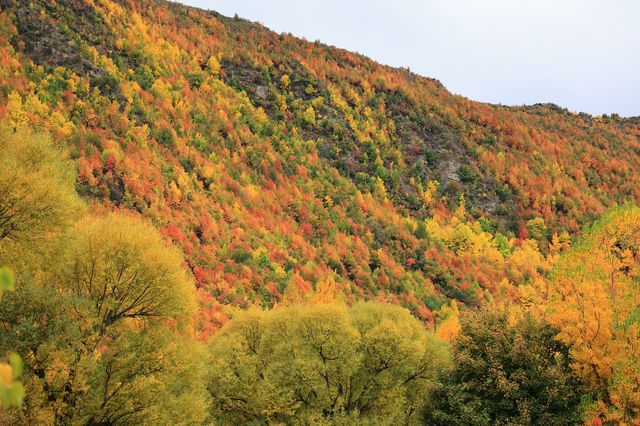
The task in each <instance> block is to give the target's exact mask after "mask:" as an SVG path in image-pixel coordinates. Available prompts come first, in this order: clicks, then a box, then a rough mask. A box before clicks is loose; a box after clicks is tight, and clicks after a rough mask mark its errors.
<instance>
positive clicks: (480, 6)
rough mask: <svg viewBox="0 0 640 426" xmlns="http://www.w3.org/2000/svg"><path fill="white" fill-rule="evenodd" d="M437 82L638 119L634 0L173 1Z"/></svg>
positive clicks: (487, 96)
mask: <svg viewBox="0 0 640 426" xmlns="http://www.w3.org/2000/svg"><path fill="white" fill-rule="evenodd" d="M180 1H181V2H182V3H185V4H189V5H192V6H197V7H201V8H204V9H213V10H216V11H218V12H220V13H222V14H223V15H228V16H233V15H234V14H235V13H237V14H238V15H239V16H241V17H243V18H247V19H250V20H252V21H258V22H260V23H262V24H264V25H265V26H267V27H269V28H271V29H272V30H274V31H276V32H291V33H292V34H294V35H297V36H300V37H305V38H307V39H308V40H316V39H318V40H320V41H322V42H324V43H327V44H331V45H335V46H338V47H342V48H345V49H348V50H351V51H356V52H359V53H362V54H364V55H366V56H369V57H371V58H373V59H375V60H376V61H378V62H382V63H385V64H389V65H393V66H405V67H409V68H411V70H412V71H414V72H416V73H418V74H421V75H424V76H427V77H434V78H437V79H439V80H440V81H442V83H443V84H444V85H445V86H446V87H447V88H448V89H449V90H450V91H452V92H454V93H457V94H461V95H464V96H466V97H468V98H470V99H474V100H478V101H486V102H493V103H502V104H507V105H522V104H533V103H536V102H554V103H556V104H558V105H560V106H563V107H567V108H569V109H570V110H572V111H585V112H589V113H592V114H604V113H607V114H610V113H613V112H617V113H619V114H620V115H623V116H634V115H640V0H391V1H390V0H369V1H364V0H180Z"/></svg>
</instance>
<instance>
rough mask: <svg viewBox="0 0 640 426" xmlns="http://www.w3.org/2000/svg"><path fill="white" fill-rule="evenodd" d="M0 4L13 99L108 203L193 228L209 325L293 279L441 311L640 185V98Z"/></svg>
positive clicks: (500, 294)
mask: <svg viewBox="0 0 640 426" xmlns="http://www.w3.org/2000/svg"><path fill="white" fill-rule="evenodd" d="M0 10H1V12H0V64H1V66H0V119H2V120H6V121H7V122H8V123H10V125H11V126H13V127H17V126H19V125H22V124H28V125H29V126H32V127H35V128H37V129H41V130H46V131H47V132H49V133H50V134H51V135H52V137H53V139H54V142H55V144H56V145H57V146H59V147H61V148H63V149H64V150H66V151H67V152H68V153H69V154H70V156H71V158H72V159H73V161H74V163H75V165H76V166H77V186H76V187H77V191H78V192H79V194H80V195H81V196H82V197H83V198H84V199H85V200H87V201H88V202H89V203H90V205H91V210H93V211H96V212H101V211H110V210H126V211H131V212H135V213H136V214H139V215H141V216H143V217H145V218H148V219H150V220H151V221H152V222H153V223H154V224H155V226H156V227H157V228H158V229H159V230H160V231H161V233H162V235H163V236H164V237H165V239H167V240H169V241H172V242H173V243H175V244H176V245H177V246H178V247H179V248H180V249H181V250H182V252H183V253H184V255H185V258H186V263H187V266H188V268H189V269H190V270H191V272H192V273H193V275H194V277H195V279H196V282H197V287H198V300H199V307H200V309H199V312H200V331H201V333H203V335H208V334H210V333H211V332H212V331H213V330H214V329H216V328H218V327H219V326H220V325H222V324H223V323H224V322H226V320H227V316H228V313H229V311H228V309H229V308H228V307H229V306H238V307H243V308H246V307H248V306H249V305H251V304H259V305H262V306H272V305H274V304H275V303H277V301H279V300H281V298H282V295H283V294H284V292H285V290H286V289H287V287H289V286H292V285H294V286H297V288H298V290H299V291H300V293H302V294H303V295H304V294H306V293H309V292H312V291H313V289H315V288H316V287H317V286H318V285H319V284H321V283H325V282H334V281H335V283H336V284H337V287H338V289H339V292H340V294H341V295H340V297H341V298H343V299H344V300H345V301H347V302H349V303H351V302H355V301H357V300H362V299H365V300H378V301H390V302H393V303H398V304H401V305H402V306H405V307H407V308H409V309H410V310H411V311H412V312H413V313H415V314H416V315H417V316H418V317H419V318H421V319H422V320H424V321H426V322H427V323H429V322H433V320H434V312H435V311H437V310H438V309H439V308H440V307H441V306H442V305H443V304H446V303H448V299H451V298H453V299H457V300H459V301H461V302H463V303H465V304H469V305H478V304H480V303H481V302H482V301H486V300H493V299H494V298H498V299H501V298H507V299H513V298H517V286H518V285H519V284H522V283H523V282H532V281H534V280H535V278H536V277H537V276H539V275H540V274H545V273H546V269H547V267H548V265H547V264H546V259H545V256H546V255H547V254H548V253H550V252H553V251H554V250H558V249H559V248H560V247H562V246H563V244H565V243H566V242H568V240H569V239H570V238H572V237H574V236H575V235H576V234H577V233H579V231H580V229H581V227H582V226H583V225H585V224H588V223H590V222H591V221H592V220H594V219H595V218H597V217H599V216H600V215H602V214H603V212H604V211H605V210H607V209H608V208H610V207H611V206H613V205H614V204H615V203H622V202H625V201H629V200H635V201H638V200H640V189H639V188H640V177H639V175H638V173H637V172H636V171H637V170H638V168H639V167H640V124H639V123H638V121H637V120H633V119H623V118H620V117H617V116H612V117H606V116H605V117H592V116H589V115H587V114H574V113H571V112H569V111H567V110H563V109H561V108H559V107H557V106H554V105H535V106H530V107H505V106H497V105H489V104H483V103H478V102H473V101H470V100H468V99H465V98H463V97H459V96H454V95H452V94H451V93H449V92H448V91H447V90H446V88H445V87H443V86H442V84H440V83H439V82H438V81H435V80H432V79H428V78H424V77H421V76H418V75H415V74H412V73H410V72H409V71H407V70H403V69H393V68H390V67H386V66H384V65H380V64H377V63H375V62H373V61H371V60H369V59H367V58H365V57H363V56H360V55H357V54H353V53H350V52H347V51H344V50H340V49H337V48H334V47H330V46H326V45H323V44H322V43H318V42H316V43H311V42H308V41H305V40H300V39H298V38H295V37H292V36H290V35H285V34H280V35H279V34H275V33H273V32H271V31H269V30H268V29H266V28H264V27H262V26H260V25H258V24H254V23H251V22H248V21H246V20H243V19H240V18H227V17H223V16H221V15H219V14H217V13H215V12H206V11H202V10H198V9H195V8H190V7H185V6H182V5H180V4H175V3H169V2H165V1H161V0H158V1H156V0H143V1H135V2H134V1H125V0H122V1H111V0H92V1H81V0H57V1H55V2H51V1H44V0H33V1H30V2H22V1H17V0H16V1H13V0H0ZM426 51H427V52H428V46H427V47H426Z"/></svg>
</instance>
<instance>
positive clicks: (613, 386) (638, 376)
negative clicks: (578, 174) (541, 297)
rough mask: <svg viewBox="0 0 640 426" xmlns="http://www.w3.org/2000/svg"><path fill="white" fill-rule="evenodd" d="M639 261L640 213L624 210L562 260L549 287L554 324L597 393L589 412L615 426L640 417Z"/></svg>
mask: <svg viewBox="0 0 640 426" xmlns="http://www.w3.org/2000/svg"><path fill="white" fill-rule="evenodd" d="M639 261H640V209H638V208H636V207H631V206H628V207H623V208H620V209H617V210H614V211H612V212H610V213H608V214H607V215H606V216H605V217H604V218H603V219H601V220H600V221H598V222H597V223H596V224H594V225H593V226H592V228H591V229H590V230H588V231H587V232H586V233H585V234H584V235H583V236H582V237H581V238H580V240H579V241H578V242H576V244H575V245H574V247H572V248H571V249H569V250H567V251H565V252H564V253H563V254H562V255H561V256H560V258H559V259H558V260H557V263H556V266H555V267H554V269H553V271H552V276H551V280H550V282H549V283H548V288H547V289H546V290H545V291H546V292H547V294H546V298H547V315H548V318H549V321H550V322H551V323H552V324H553V325H555V326H556V327H558V328H559V329H560V333H559V335H558V338H559V339H560V340H561V341H563V342H565V343H566V344H568V345H570V346H571V356H572V358H573V360H574V365H573V367H574V369H575V370H576V371H577V372H578V373H579V374H580V375H581V377H582V378H583V380H585V381H587V383H590V384H591V386H592V388H593V389H594V390H595V391H596V394H597V395H598V396H599V399H598V401H596V403H595V404H593V405H592V406H591V407H590V411H589V413H590V415H591V416H592V417H598V416H599V417H601V418H602V419H603V420H605V421H608V422H612V423H620V424H630V423H631V422H632V421H635V420H637V419H638V418H640V368H638V367H639V366H640V344H639V342H640V333H639V325H640V311H639V310H638V306H639V305H640V280H639V276H638V267H637V265H638V262H639ZM634 419H635V420H634Z"/></svg>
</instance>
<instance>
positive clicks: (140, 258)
mask: <svg viewBox="0 0 640 426" xmlns="http://www.w3.org/2000/svg"><path fill="white" fill-rule="evenodd" d="M48 260H49V262H46V263H48V264H49V266H48V268H45V269H43V270H42V271H40V273H39V274H37V276H36V277H35V278H34V280H33V281H32V282H30V283H26V284H25V285H24V286H20V288H19V291H16V292H15V294H11V295H10V297H5V298H4V299H3V301H2V306H1V307H0V308H2V312H3V318H2V321H3V322H4V324H6V328H5V330H3V331H0V335H1V336H2V342H1V343H0V346H2V349H4V348H5V347H6V348H7V349H8V348H12V350H15V351H17V352H18V353H20V354H23V357H24V359H25V375H24V384H25V388H26V394H27V397H26V398H25V401H24V409H22V410H17V411H15V412H14V413H13V415H14V417H12V418H11V419H10V421H14V422H17V423H21V422H23V423H32V424H42V423H44V424H46V423H58V424H59V423H62V424H167V423H170V422H176V423H198V422H201V421H202V420H203V419H204V416H206V413H207V411H208V409H207V400H208V396H207V393H206V391H205V386H204V375H205V370H204V364H203V359H204V358H205V357H204V353H202V350H201V346H200V345H199V344H198V343H197V342H196V341H195V339H194V338H193V337H192V331H191V317H192V314H193V312H194V310H195V296H194V285H193V281H192V279H191V278H190V277H189V276H188V275H187V273H186V272H185V270H184V266H183V259H182V256H181V254H180V253H179V251H178V250H177V249H175V248H173V247H171V246H169V245H168V244H167V243H165V242H164V241H163V239H162V238H161V236H160V235H159V233H158V232H157V230H156V229H155V228H154V227H153V226H152V225H151V224H148V223H146V222H144V221H142V220H141V219H138V218H134V217H129V216H126V215H124V214H108V215H106V216H102V217H87V218H85V219H83V220H81V221H80V222H78V223H77V224H76V225H74V226H72V227H70V228H69V229H68V230H67V231H66V232H65V233H64V234H63V235H61V236H60V237H59V238H58V239H57V241H56V243H55V244H54V248H53V249H52V250H51V251H50V256H49V259H48Z"/></svg>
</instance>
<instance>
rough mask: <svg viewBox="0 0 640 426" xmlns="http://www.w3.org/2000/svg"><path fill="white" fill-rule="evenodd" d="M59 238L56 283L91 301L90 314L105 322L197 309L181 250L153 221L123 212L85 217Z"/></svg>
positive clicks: (182, 314) (183, 313) (181, 313)
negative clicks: (58, 266) (175, 246)
mask: <svg viewBox="0 0 640 426" xmlns="http://www.w3.org/2000/svg"><path fill="white" fill-rule="evenodd" d="M61 243H62V244H63V245H64V249H63V254H62V258H63V262H62V268H60V269H59V271H58V278H57V279H58V282H60V283H61V284H62V285H63V286H64V287H65V290H70V291H73V292H74V294H76V295H78V296H81V297H84V298H87V299H88V300H90V304H91V308H92V310H91V313H90V315H92V316H95V317H96V318H99V319H100V321H101V322H102V323H103V324H105V325H109V324H111V323H113V322H115V321H118V320H119V319H122V318H151V317H160V318H162V317H165V318H167V317H172V318H176V317H187V318H188V317H189V316H190V315H191V314H192V313H193V311H194V310H195V297H194V292H193V282H192V280H190V279H188V278H187V275H186V273H185V272H184V270H183V268H182V262H183V259H182V256H181V254H180V253H179V252H178V250H177V249H176V248H174V247H171V246H169V245H168V244H166V243H165V242H164V241H163V240H162V238H161V236H160V235H159V234H158V232H157V230H156V229H155V228H154V227H153V226H152V225H151V224H149V223H146V222H143V221H141V220H140V219H136V218H133V217H128V216H125V215H122V214H110V215H107V216H105V217H87V218H85V219H83V220H81V221H80V222H79V223H78V224H77V225H75V226H74V227H72V228H70V229H69V232H68V238H65V239H63V240H62V241H61Z"/></svg>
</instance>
